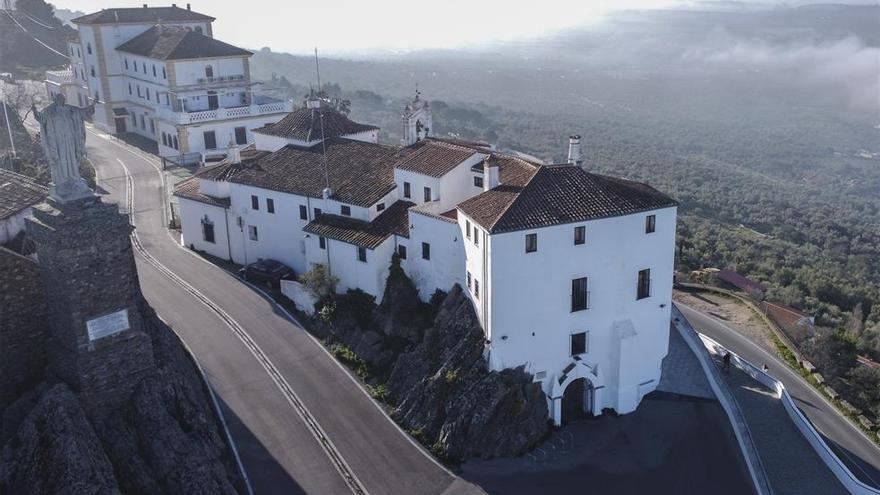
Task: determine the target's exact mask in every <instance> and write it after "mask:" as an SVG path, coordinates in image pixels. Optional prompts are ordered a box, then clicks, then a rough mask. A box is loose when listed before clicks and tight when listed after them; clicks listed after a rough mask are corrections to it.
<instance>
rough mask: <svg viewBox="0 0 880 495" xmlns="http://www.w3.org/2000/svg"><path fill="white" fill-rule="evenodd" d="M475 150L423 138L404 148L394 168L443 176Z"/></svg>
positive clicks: (432, 175) (431, 175)
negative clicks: (401, 156)
mask: <svg viewBox="0 0 880 495" xmlns="http://www.w3.org/2000/svg"><path fill="white" fill-rule="evenodd" d="M475 153H476V151H474V150H472V149H471V148H466V147H464V146H459V145H457V144H452V143H447V142H444V141H438V140H434V139H424V140H422V141H419V142H418V143H416V144H414V145H412V146H409V147H407V148H404V149H403V151H402V154H403V158H401V159H400V161H399V162H397V164H396V165H395V168H399V169H401V170H408V171H410V172H417V173H420V174H423V175H427V176H430V177H443V176H444V175H446V174H447V173H449V171H451V170H452V169H453V168H455V167H456V165H458V164H460V163H461V162H463V161H465V160H467V159H468V158H470V157H471V156H473V155H474V154H475Z"/></svg>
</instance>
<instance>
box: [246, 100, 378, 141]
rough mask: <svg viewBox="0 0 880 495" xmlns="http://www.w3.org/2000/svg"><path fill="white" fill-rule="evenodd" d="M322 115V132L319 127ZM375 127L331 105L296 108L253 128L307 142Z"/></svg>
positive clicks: (356, 132) (272, 134)
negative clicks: (274, 119) (276, 120)
mask: <svg viewBox="0 0 880 495" xmlns="http://www.w3.org/2000/svg"><path fill="white" fill-rule="evenodd" d="M322 116H323V126H324V129H323V133H322V129H321V125H322V118H321V117H322ZM376 129H378V127H376V126H374V125H368V124H360V123H358V122H355V121H353V120H351V119H349V118H348V117H347V116H345V115H343V114H341V113H339V112H338V111H336V110H335V109H333V108H332V107H329V106H321V107H319V108H306V107H301V108H297V109H296V110H294V111H293V112H290V113H289V114H287V116H286V117H284V118H283V119H281V120H279V121H278V122H275V123H274V124H269V125H267V126H264V127H260V128H258V129H254V132H258V133H260V134H267V135H269V136H279V137H285V138H291V139H298V140H300V141H306V142H309V141H319V140H320V139H321V136H322V135H323V136H324V137H325V138H328V139H329V138H333V137H339V136H348V135H352V134H358V133H361V132H367V131H373V130H376Z"/></svg>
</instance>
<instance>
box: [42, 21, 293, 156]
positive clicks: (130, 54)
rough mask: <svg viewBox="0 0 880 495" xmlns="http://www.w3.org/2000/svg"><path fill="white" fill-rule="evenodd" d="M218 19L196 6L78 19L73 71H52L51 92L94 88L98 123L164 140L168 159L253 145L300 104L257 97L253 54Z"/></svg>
mask: <svg viewBox="0 0 880 495" xmlns="http://www.w3.org/2000/svg"><path fill="white" fill-rule="evenodd" d="M213 21H214V18H213V17H209V16H207V15H204V14H200V13H197V12H194V11H192V10H190V6H189V4H187V6H186V8H185V9H184V8H180V7H177V6H176V5H172V6H171V7H149V6H147V5H146V4H144V6H143V7H142V8H115V9H104V10H101V11H99V12H94V13H92V14H88V15H85V16H81V17H78V18H76V19H73V21H72V22H73V23H74V24H76V26H77V28H78V31H79V40H78V41H77V42H74V43H72V44H71V45H70V46H69V51H70V53H71V66H70V70H69V71H65V72H64V74H48V75H47V86H49V88H50V89H49V90H50V92H52V91H53V90H56V91H57V90H59V89H60V86H61V85H62V84H64V83H65V82H66V81H68V80H72V81H74V82H75V84H76V85H82V86H85V87H86V88H88V95H89V97H90V99H91V100H92V102H94V103H95V117H94V119H95V125H97V126H98V127H99V128H101V129H102V130H104V131H106V132H109V133H113V134H116V133H123V132H134V133H137V134H140V135H142V136H144V137H147V138H149V139H151V140H153V141H156V143H157V144H158V148H159V154H160V155H161V156H163V157H169V158H172V159H175V160H187V161H189V160H194V159H199V158H202V157H203V156H204V154H206V153H207V154H210V153H215V152H216V153H220V152H222V151H223V150H226V149H227V147H228V146H229V145H230V143H232V144H235V145H239V146H243V145H246V144H248V143H251V142H253V135H252V131H253V129H255V128H258V127H263V126H265V125H266V124H270V123H274V122H277V121H278V120H279V119H280V118H282V117H283V116H284V115H286V114H287V113H288V112H289V111H290V110H291V109H292V105H291V104H290V102H288V101H281V100H277V99H272V98H268V97H265V96H262V95H260V94H258V93H257V92H256V91H255V89H254V88H255V83H254V82H252V81H251V75H250V65H249V64H250V57H251V55H252V53H251V52H249V51H247V50H243V49H241V48H237V47H235V46H232V45H229V44H227V43H224V42H222V41H219V40H217V39H215V38H214V37H213V28H212V23H213ZM68 73H69V74H71V75H72V77H68V75H67V74H68ZM59 79H60V81H59ZM56 85H57V86H59V87H58V88H56V87H55V86H56ZM67 100H68V103H71V104H79V101H78V100H77V99H76V98H70V97H68V99H67Z"/></svg>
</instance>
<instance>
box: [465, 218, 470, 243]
mask: <svg viewBox="0 0 880 495" xmlns="http://www.w3.org/2000/svg"><path fill="white" fill-rule="evenodd" d="M464 235H465V237H467V238H468V239H470V238H471V221H470V220H465V221H464Z"/></svg>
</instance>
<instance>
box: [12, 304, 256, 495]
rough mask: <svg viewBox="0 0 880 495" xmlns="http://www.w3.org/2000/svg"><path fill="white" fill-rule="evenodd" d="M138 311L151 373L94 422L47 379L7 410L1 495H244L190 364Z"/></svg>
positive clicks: (150, 317)
mask: <svg viewBox="0 0 880 495" xmlns="http://www.w3.org/2000/svg"><path fill="white" fill-rule="evenodd" d="M139 310H140V312H141V314H142V315H143V316H144V320H145V322H146V325H145V332H146V333H147V334H148V335H149V337H150V340H151V343H152V348H153V354H154V360H155V363H156V371H155V372H154V373H152V374H151V375H150V376H149V377H147V378H145V379H143V380H142V381H141V382H140V383H139V384H138V386H137V387H136V388H135V390H134V392H133V393H132V394H131V396H130V397H129V399H128V400H127V401H126V402H125V403H124V404H123V406H122V407H121V408H120V409H119V410H118V411H115V412H113V413H112V414H110V415H109V416H107V417H105V418H102V419H101V420H96V419H94V418H90V417H89V416H88V414H87V413H86V412H85V408H83V407H82V403H81V401H82V400H83V399H82V398H80V397H78V396H77V394H76V393H75V392H73V391H72V390H71V389H70V388H69V387H68V386H67V385H65V384H64V383H62V382H60V381H59V380H57V378H55V377H51V376H50V377H49V379H48V381H49V382H50V383H43V384H41V385H38V386H37V387H35V388H34V389H32V390H31V391H29V392H28V393H26V394H24V395H23V396H22V397H20V398H19V399H18V400H17V401H16V402H15V403H13V404H11V405H10V406H9V407H7V408H6V409H5V410H4V411H3V417H2V429H0V431H2V437H0V442H2V443H3V444H4V446H3V449H2V456H0V493H9V494H13V493H14V494H60V493H70V494H74V493H75V494H81V493H86V494H105V493H106V494H113V493H138V494H161V493H193V494H230V495H231V494H237V493H243V492H244V485H243V481H242V480H241V478H240V475H239V472H238V469H237V467H236V465H235V461H234V459H233V457H232V454H231V452H230V449H229V448H228V446H227V445H226V443H225V441H224V437H222V436H221V429H220V428H221V426H220V423H219V420H218V418H217V417H216V415H215V413H214V410H213V407H212V406H211V403H210V399H209V396H208V392H207V390H206V389H205V386H204V384H203V382H202V380H201V377H200V376H199V375H198V371H197V369H196V367H195V364H194V363H193V362H192V361H191V359H190V358H189V355H188V354H187V353H186V351H185V350H184V348H183V346H182V344H181V343H180V341H179V340H178V339H177V336H176V335H175V334H174V332H173V331H172V330H171V329H170V328H168V327H167V326H166V325H165V324H164V323H162V322H161V320H159V319H158V318H157V317H156V315H155V313H154V312H153V310H152V309H151V308H150V307H149V306H148V305H147V304H146V302H142V303H141V304H140V307H139Z"/></svg>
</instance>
